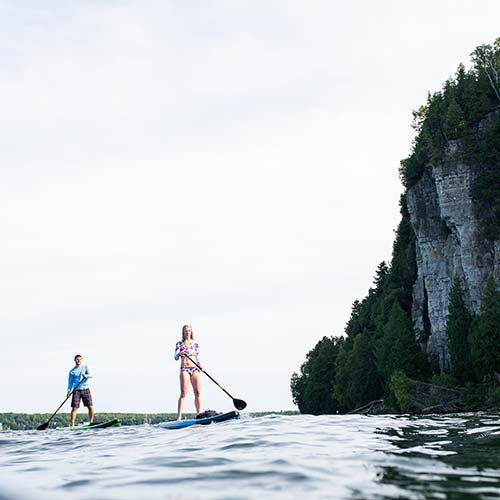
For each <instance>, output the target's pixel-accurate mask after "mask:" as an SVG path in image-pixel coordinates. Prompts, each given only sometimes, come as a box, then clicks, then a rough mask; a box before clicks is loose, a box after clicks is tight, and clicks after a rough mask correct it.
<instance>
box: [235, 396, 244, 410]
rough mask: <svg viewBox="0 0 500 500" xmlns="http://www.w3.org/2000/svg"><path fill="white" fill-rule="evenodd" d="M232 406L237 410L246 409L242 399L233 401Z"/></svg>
mask: <svg viewBox="0 0 500 500" xmlns="http://www.w3.org/2000/svg"><path fill="white" fill-rule="evenodd" d="M233 405H234V407H235V408H236V409H237V410H244V409H245V408H246V407H247V404H246V403H245V401H243V399H233Z"/></svg>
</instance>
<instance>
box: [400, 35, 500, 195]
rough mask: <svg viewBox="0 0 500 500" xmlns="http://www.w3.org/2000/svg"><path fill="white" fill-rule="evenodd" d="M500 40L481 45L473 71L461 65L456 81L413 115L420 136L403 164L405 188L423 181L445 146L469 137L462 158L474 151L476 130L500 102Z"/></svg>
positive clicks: (401, 172)
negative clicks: (424, 175) (450, 142)
mask: <svg viewBox="0 0 500 500" xmlns="http://www.w3.org/2000/svg"><path fill="white" fill-rule="evenodd" d="M499 40H500V39H497V40H496V41H495V42H494V44H493V45H491V46H490V45H482V46H480V47H478V48H477V49H476V50H475V51H474V52H473V53H472V54H471V58H472V62H473V64H474V65H473V67H472V69H471V70H469V71H466V70H465V68H464V66H463V65H462V64H461V65H460V66H459V67H458V70H457V72H456V74H455V77H454V78H450V79H449V80H448V81H447V82H446V83H445V84H444V86H443V89H442V90H441V91H439V92H436V93H434V94H432V95H431V94H429V96H428V97H427V103H426V105H425V106H421V107H420V109H419V110H417V111H414V112H413V123H412V127H413V128H414V129H415V130H416V132H417V136H416V137H415V139H414V141H413V147H412V152H411V154H410V156H409V157H408V158H406V159H404V160H402V162H401V167H400V176H401V180H402V181H403V184H404V185H405V186H406V187H408V188H409V187H411V186H413V185H414V184H415V183H416V182H418V180H419V179H420V178H421V177H422V175H423V173H424V171H425V169H426V168H428V166H429V164H432V163H435V162H439V161H440V160H441V159H442V158H443V153H444V147H445V145H446V143H447V142H448V141H450V140H454V139H464V137H466V136H467V139H468V140H467V141H466V145H467V146H468V147H467V148H465V150H464V152H463V154H464V156H466V157H467V156H468V155H469V154H470V153H471V150H473V149H474V148H475V147H477V145H476V144H474V141H473V140H471V139H472V138H473V137H475V136H477V134H476V133H475V127H476V126H477V124H478V122H479V121H480V120H482V119H483V118H484V117H485V116H486V115H488V113H491V112H492V111H494V110H495V109H497V108H498V105H499V102H500V82H499V79H498V74H499V73H500V42H499Z"/></svg>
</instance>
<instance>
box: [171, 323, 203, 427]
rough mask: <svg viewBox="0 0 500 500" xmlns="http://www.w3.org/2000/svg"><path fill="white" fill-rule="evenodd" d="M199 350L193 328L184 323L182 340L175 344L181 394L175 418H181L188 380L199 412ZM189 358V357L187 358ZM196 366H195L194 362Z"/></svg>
mask: <svg viewBox="0 0 500 500" xmlns="http://www.w3.org/2000/svg"><path fill="white" fill-rule="evenodd" d="M199 351H200V346H199V345H198V342H195V340H194V336H193V328H192V327H191V325H184V326H183V327H182V340H179V342H177V344H175V360H176V361H177V360H178V359H179V358H180V359H181V373H180V382H181V395H180V396H179V403H178V405H177V420H181V418H182V409H183V407H184V400H185V399H186V396H187V393H188V388H189V382H191V385H192V386H193V392H194V405H195V407H196V413H197V414H199V413H200V409H201V403H200V389H201V383H200V382H201V376H200V368H201V369H202V370H203V367H202V366H201V364H200V360H199V358H198V356H199ZM189 358H191V359H189ZM195 363H196V364H198V366H196V364H195Z"/></svg>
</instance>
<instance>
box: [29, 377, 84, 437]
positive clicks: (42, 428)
mask: <svg viewBox="0 0 500 500" xmlns="http://www.w3.org/2000/svg"><path fill="white" fill-rule="evenodd" d="M84 380H87V377H83V378H82V380H80V382H78V384H77V386H76V387H75V388H74V389H73V390H72V391H71V392H70V393H69V394H68V397H67V398H66V399H65V400H64V401H63V402H62V403H61V406H59V408H58V409H57V410H56V411H55V412H54V413H53V414H52V416H51V417H50V418H49V419H48V420H47V422H45V423H43V424H41V425H39V426H38V427H37V428H36V430H37V431H44V430H45V429H46V428H47V427H48V426H49V422H50V421H51V420H52V419H53V418H54V417H55V416H56V414H57V412H58V411H59V410H60V409H61V408H62V407H63V404H64V403H66V401H68V399H69V397H70V396H71V395H72V394H73V393H74V392H75V391H76V390H77V389H78V387H80V384H81V383H82V382H83V381H84Z"/></svg>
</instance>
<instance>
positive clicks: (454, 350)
mask: <svg viewBox="0 0 500 500" xmlns="http://www.w3.org/2000/svg"><path fill="white" fill-rule="evenodd" d="M471 325H472V316H471V314H470V313H469V311H468V310H467V307H466V306H465V303H464V299H463V291H462V286H461V284H460V280H459V279H458V278H455V279H454V281H453V285H452V287H451V290H450V300H449V306H448V320H447V323H446V335H447V337H448V348H449V351H450V358H451V373H452V375H453V376H454V377H455V378H456V380H457V382H458V383H460V384H464V383H465V382H468V381H471V380H472V379H473V370H472V360H471V352H470V330H471Z"/></svg>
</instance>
